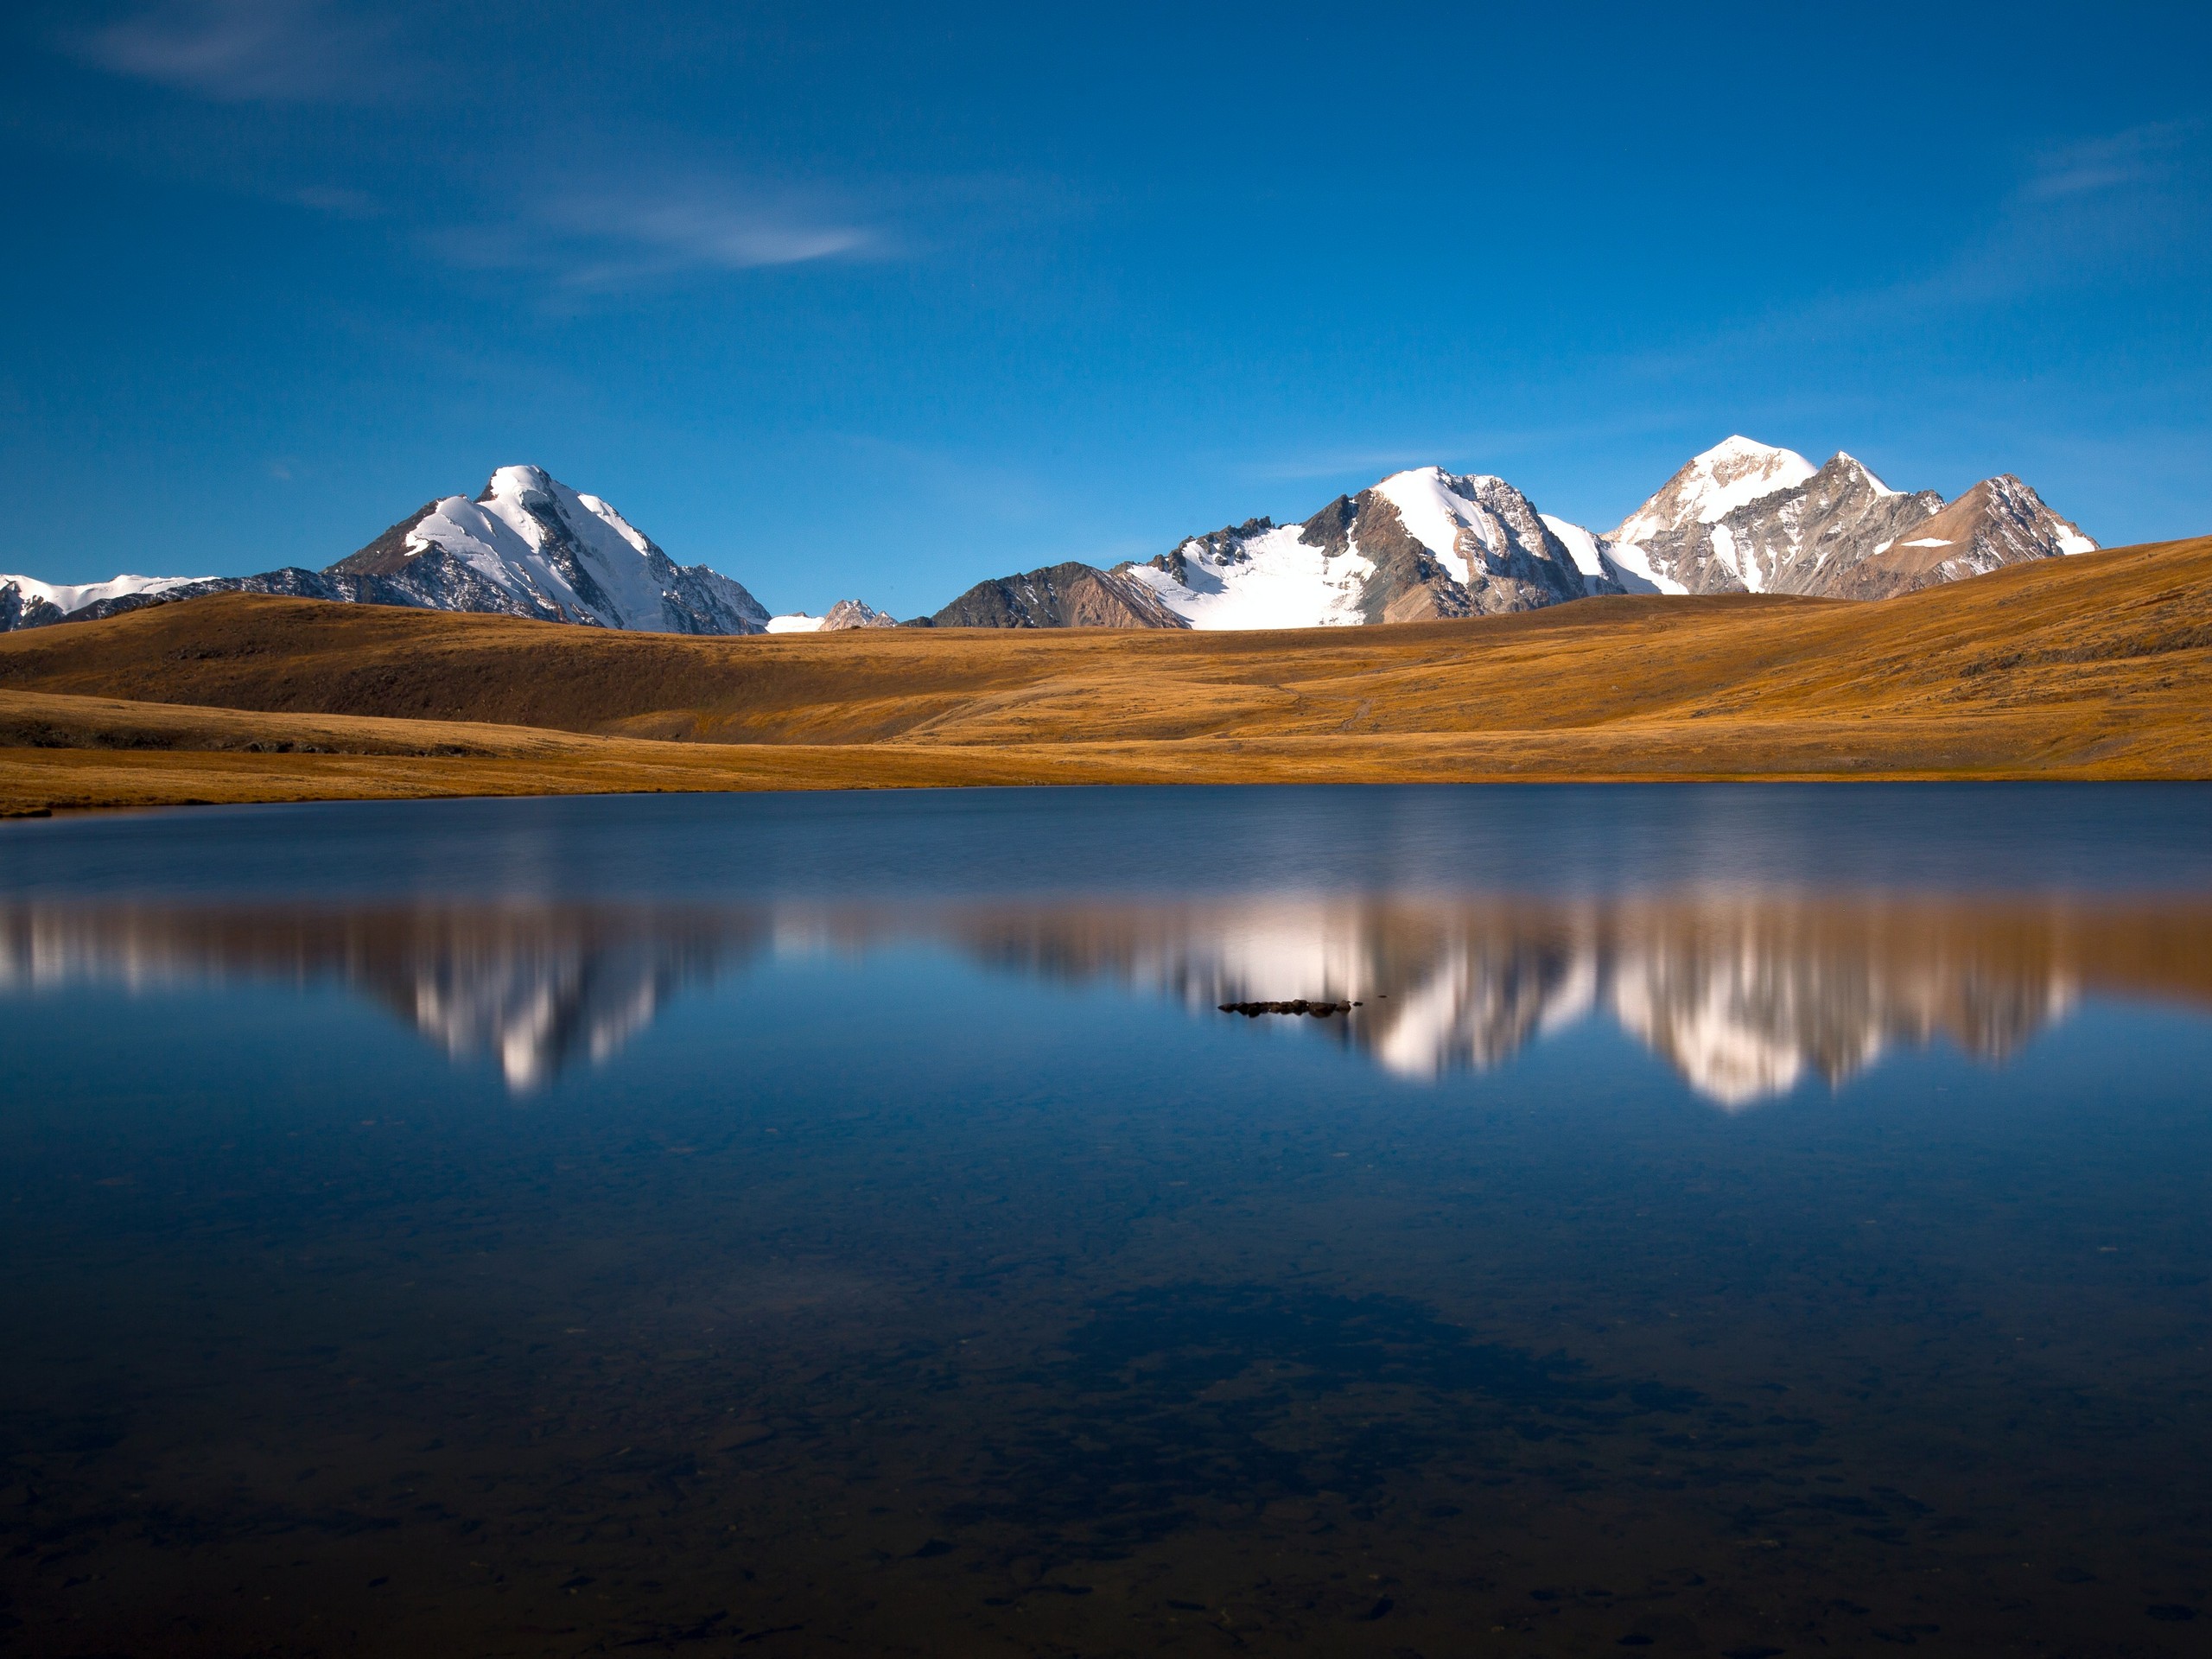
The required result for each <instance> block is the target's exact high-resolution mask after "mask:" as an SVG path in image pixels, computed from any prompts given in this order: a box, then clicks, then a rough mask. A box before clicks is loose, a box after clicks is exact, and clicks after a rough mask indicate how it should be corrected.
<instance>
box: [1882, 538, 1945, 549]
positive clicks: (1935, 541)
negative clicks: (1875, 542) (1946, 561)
mask: <svg viewBox="0 0 2212 1659" xmlns="http://www.w3.org/2000/svg"><path fill="white" fill-rule="evenodd" d="M1950 544H1951V543H1950V541H1949V539H1948V537H1942V536H1923V537H1919V538H1918V539H1917V540H1915V541H1910V542H1906V543H1903V545H1904V546H1906V547H1948V546H1949V545H1950ZM1887 545H1888V543H1883V546H1887ZM1875 551H1876V552H1880V551H1881V549H1880V548H1877V549H1875Z"/></svg>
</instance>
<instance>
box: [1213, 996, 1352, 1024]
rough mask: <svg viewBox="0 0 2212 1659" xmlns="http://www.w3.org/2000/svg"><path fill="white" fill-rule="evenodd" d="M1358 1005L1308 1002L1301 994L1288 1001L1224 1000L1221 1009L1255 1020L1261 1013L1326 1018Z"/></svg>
mask: <svg viewBox="0 0 2212 1659" xmlns="http://www.w3.org/2000/svg"><path fill="white" fill-rule="evenodd" d="M1358 1006H1359V1004H1358V1003H1357V1002H1309V1001H1306V999H1305V998H1304V997H1302V996H1301V997H1298V998H1295V999H1294V1000H1293V1001H1288V1002H1224V1003H1223V1004H1222V1005H1221V1011H1222V1012H1223V1013H1224V1014H1243V1016H1244V1017H1245V1018H1246V1019H1247V1020H1256V1019H1258V1018H1259V1017H1260V1016H1261V1015H1262V1014H1311V1015H1313V1018H1315V1019H1316V1020H1326V1019H1327V1018H1328V1017H1329V1016H1330V1015H1331V1014H1350V1013H1351V1011H1352V1010H1353V1009H1354V1008H1356V1007H1358Z"/></svg>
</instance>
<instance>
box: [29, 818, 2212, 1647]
mask: <svg viewBox="0 0 2212 1659" xmlns="http://www.w3.org/2000/svg"><path fill="white" fill-rule="evenodd" d="M1269 1001H1273V1002H1294V1001H1305V1002H1306V1005H1307V1008H1306V1012H1296V1011H1292V1012H1287V1013H1286V1012H1268V1011H1263V1010H1255V1011H1250V1012H1237V1011H1234V1010H1233V1009H1224V1004H1228V1005H1236V1004H1247V1005H1249V1004H1255V1003H1262V1002H1269ZM0 1022H4V1023H3V1024H0V1030H4V1036H5V1041H4V1046H0V1173H4V1198H0V1227H4V1259H5V1263H6V1271H5V1274H4V1279H3V1280H0V1298H3V1299H4V1300H0V1333H4V1340H5V1344H6V1347H5V1355H4V1359H0V1649H6V1650H8V1651H11V1652H20V1653H23V1654H27V1655H29V1654H35V1655H40V1656H56V1659H92V1656H114V1655H125V1654H127V1655H134V1656H164V1659H167V1656H194V1659H196V1656H232V1655H257V1656H262V1655H266V1656H310V1655H317V1656H320V1655H327V1656H354V1655H409V1656H415V1655H441V1656H442V1655H584V1654H618V1653H624V1654H626V1653H632V1652H635V1653H648V1654H650V1653H671V1654H683V1655H695V1654H696V1655H705V1656H711V1655H716V1654H721V1653H733V1654H736V1653H744V1654H752V1653H759V1654H761V1655H766V1656H773V1655H779V1654H787V1655H797V1654H807V1655H814V1654H841V1653H849V1654H858V1655H874V1654H899V1655H932V1656H935V1655H943V1656H977V1655H980V1656H995V1655H1007V1656H1013V1655H1052V1656H1060V1655H1070V1656H1072V1655H1085V1656H1105V1655H1138V1654H1154V1653H1172V1654H1191V1655H1212V1654H1232V1653H1234V1654H1254V1655H1262V1654H1315V1655H1338V1654H1344V1655H1376V1656H1395V1659H1412V1656H1425V1659H1445V1656H1456V1655H1491V1654H1497V1655H1588V1654H1593V1653H1609V1652H1612V1651H1615V1650H1617V1649H1618V1650H1630V1649H1644V1650H1649V1651H1651V1652H1653V1653H1657V1654H1700V1653H1701V1654H1709V1655H1715V1656H1725V1659H1772V1656H1781V1655H1793V1656H1794V1655H1801V1654H1802V1655H1813V1654H1851V1655H1866V1654H1877V1653H1886V1652H1889V1651H1891V1649H1893V1648H1904V1647H1913V1646H1920V1647H1923V1648H1924V1649H1928V1650H1929V1651H1931V1652H1939V1653H1950V1654H2008V1655H2009V1654H2023V1655H2028V1654H2049V1655H2061V1654H2063V1655H2096V1656H2103V1655H2111V1656H2120V1655H2165V1654H2173V1655H2181V1654H2190V1655H2195V1654H2199V1653H2202V1652H2204V1651H2206V1644H2208V1643H2212V1354H2208V1345H2212V788H2207V787H2203V786H2198V785H1898V786H1888V785H1834V786H1821V785H1807V786H1789V785H1763V786H1742V787H1738V786H1725V785H1702V786H1682V787H1672V786H1649V785H1645V786H1624V787H1618V788H1614V787H1572V788H1569V787H1560V788H1543V787H1529V788H1510V789H1499V788H1474V787H1469V788H1454V787H1435V788H1363V789H1273V790H1269V789H1160V790H1142V789H1130V790H1116V789H1102V790H1021V791H917V792H907V793H899V792H881V793H850V794H814V795H753V796H692V797H624V798H590V799H573V798H572V799H559V800H508V801H495V800H483V801H451V802H421V803H394V804H318V805H310V806H290V807H258V808H243V809H204V810H189V811H180V812H173V813H162V814H148V815H143V816H137V817H123V816H117V817H77V818H57V819H54V820H51V821H42V822H30V823H9V824H5V825H0Z"/></svg>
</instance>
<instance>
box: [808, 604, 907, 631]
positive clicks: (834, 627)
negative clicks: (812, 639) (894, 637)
mask: <svg viewBox="0 0 2212 1659" xmlns="http://www.w3.org/2000/svg"><path fill="white" fill-rule="evenodd" d="M897 626H899V619H898V618H896V617H894V616H892V615H889V614H887V613H885V612H882V611H879V610H877V609H876V608H875V607H874V606H873V605H868V604H863V603H862V602H861V601H859V600H857V599H841V600H839V601H837V602H836V604H835V605H832V606H831V607H829V611H828V612H827V613H825V614H824V615H823V619H822V630H821V631H822V632H823V633H841V632H843V631H844V630H846V629H847V628H895V627H897Z"/></svg>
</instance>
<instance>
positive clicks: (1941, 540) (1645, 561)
mask: <svg viewBox="0 0 2212 1659" xmlns="http://www.w3.org/2000/svg"><path fill="white" fill-rule="evenodd" d="M1938 518H1942V520H1943V521H1944V523H1943V524H1942V525H1940V526H1939V525H1937V524H1936V520H1937V519H1938ZM1603 544H1604V545H1605V546H1606V548H1607V550H1609V551H1610V553H1611V556H1612V557H1613V558H1614V559H1615V560H1616V561H1618V562H1619V563H1621V564H1623V565H1624V566H1627V567H1630V568H1633V569H1637V571H1639V572H1641V573H1642V574H1643V575H1647V576H1649V578H1650V579H1651V580H1652V581H1653V582H1656V583H1657V584H1658V586H1659V587H1660V588H1662V589H1663V590H1664V591H1666V592H1669V593H1692V594H1725V593H1745V592H1750V593H1773V594H1814V595H1817V596H1821V597H1830V598H1851V599H1880V598H1885V597H1887V596H1889V595H1890V594H1898V593H1904V592H1907V591H1909V590H1910V588H1916V587H1927V586H1929V585H1930V583H1931V582H1948V581H1953V580H1955V579H1956V578H1957V577H1960V576H1965V575H1982V574H1984V573H1986V572H1987V571H1990V570H1994V569H1997V568H1998V567H1999V566H2000V565H2004V564H2011V563H2018V561H2020V560H2022V559H2031V558H2054V557H2059V556H2064V555H2068V554H2073V553H2086V552H2089V551H2091V550H2094V548H2095V546H2096V543H2094V542H2093V541H2091V540H2090V539H2089V538H2088V537H2086V536H2084V535H2082V532H2081V531H2079V530H2078V529H2076V528H2075V526H2074V525H2073V524H2069V523H2068V522H2067V521H2066V520H2065V519H2063V518H2060V517H2059V516H2058V515H2057V514H2056V513H2055V512H2051V510H2050V508H2049V507H2047V506H2045V505H2044V503H2043V501H2042V499H2041V498H2039V497H2038V496H2037V494H2036V493H2035V492H2034V491H2033V490H2031V489H2030V488H2029V487H2028V486H2026V485H2024V484H2023V483H2021V482H2020V481H2019V480H2018V479H2016V478H2013V477H2011V476H2010V475H2009V474H2008V475H2006V476H2005V477H2002V478H1995V479H1987V480H1983V481H1982V482H1981V483H1980V484H1977V485H1975V486H1974V488H1973V489H1971V490H1969V491H1967V493H1965V494H1964V495H1962V496H1961V497H1960V498H1959V499H1958V500H1956V501H1955V502H1953V503H1951V504H1950V505H1948V506H1946V505H1944V501H1943V498H1942V496H1941V495H1939V494H1937V493H1936V492H1935V491H1933V490H1922V491H1918V492H1916V493H1910V494H1908V493H1904V492H1901V491H1897V490H1893V489H1891V487H1890V486H1888V485H1887V484H1885V483H1884V482H1883V481H1882V480H1880V479H1878V478H1877V477H1876V476H1875V475H1874V474H1873V473H1872V472H1871V471H1870V470H1869V469H1868V468H1867V467H1866V465H1865V463H1863V462H1862V461H1859V460H1857V459H1856V458H1855V457H1853V456H1851V455H1848V454H1842V453H1840V452H1839V453H1838V454H1835V455H1834V456H1833V457H1831V458H1830V459H1829V461H1828V462H1827V465H1825V466H1823V467H1814V466H1813V464H1812V463H1811V462H1810V461H1807V460H1806V459H1805V457H1804V456H1802V455H1801V454H1796V453H1795V452H1794V451H1792V450H1789V449H1777V448H1772V447H1771V446H1770V445H1767V444H1763V443H1754V442H1752V441H1751V440H1750V439H1749V438H1744V437H1732V438H1729V439H1727V440H1726V442H1722V443H1719V444H1717V445H1715V446H1714V447H1713V448H1711V449H1708V450H1707V451H1706V452H1705V453H1704V454H1701V455H1699V456H1697V457H1696V458H1694V460H1692V461H1690V463H1689V464H1688V466H1686V467H1683V468H1682V469H1681V471H1680V472H1678V473H1676V474H1675V476H1674V477H1673V478H1671V479H1669V480H1668V481H1667V483H1666V484H1665V486H1662V488H1661V490H1660V491H1659V493H1657V494H1656V495H1655V496H1653V497H1652V498H1651V499H1649V500H1648V501H1646V502H1645V503H1644V504H1643V505H1642V506H1640V507H1638V508H1637V510H1636V511H1635V512H1632V513H1630V515H1629V516H1628V518H1626V519H1624V520H1623V521H1622V523H1621V524H1620V526H1619V528H1618V529H1617V530H1615V531H1613V533H1612V535H1611V537H1606V538H1604V543H1603ZM1939 573H1940V574H1939Z"/></svg>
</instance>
